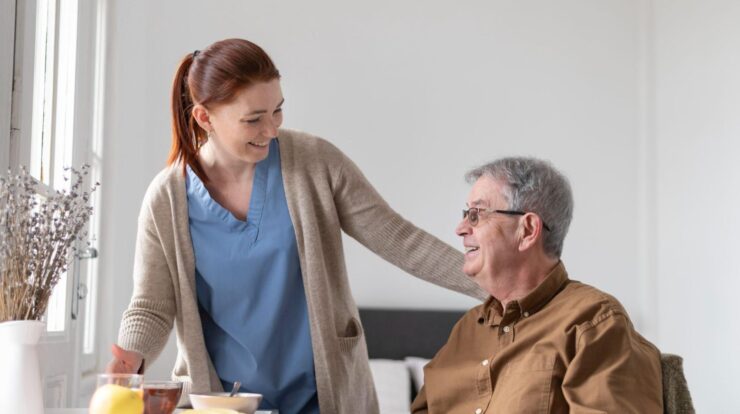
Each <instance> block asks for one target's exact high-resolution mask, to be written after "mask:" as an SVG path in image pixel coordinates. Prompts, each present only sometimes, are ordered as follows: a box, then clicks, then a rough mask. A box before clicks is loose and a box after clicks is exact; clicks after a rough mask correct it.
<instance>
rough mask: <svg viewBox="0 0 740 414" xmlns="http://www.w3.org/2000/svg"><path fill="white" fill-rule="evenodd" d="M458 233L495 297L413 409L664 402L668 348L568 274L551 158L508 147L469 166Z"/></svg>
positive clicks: (469, 266)
mask: <svg viewBox="0 0 740 414" xmlns="http://www.w3.org/2000/svg"><path fill="white" fill-rule="evenodd" d="M467 179H468V181H469V182H471V183H473V187H472V189H471V191H470V195H469V197H468V202H467V206H468V208H467V209H466V210H463V220H462V221H461V222H460V224H459V225H458V227H457V229H456V232H457V234H458V235H459V236H461V237H462V238H463V244H464V246H465V264H464V265H463V270H464V272H465V273H466V274H467V275H469V276H470V277H472V278H473V279H475V281H476V282H478V284H479V285H480V286H481V287H482V288H483V289H485V290H486V291H487V292H488V293H489V294H490V295H491V296H490V298H489V299H488V300H487V301H486V302H485V303H484V304H483V305H480V306H477V307H475V308H473V309H471V310H470V311H468V312H467V313H466V314H465V316H463V317H462V319H460V321H459V322H458V323H457V325H455V327H454V328H453V330H452V333H451V334H450V338H449V340H448V341H447V344H446V345H445V346H444V347H443V348H442V349H441V350H440V351H439V352H438V353H437V355H436V356H435V357H434V359H433V360H432V361H431V362H430V363H429V364H428V365H427V366H426V367H425V369H424V379H425V385H424V387H423V388H422V390H421V392H420V393H419V395H418V397H417V398H416V400H415V401H414V403H413V405H412V407H411V410H412V412H413V413H444V414H456V413H464V414H481V413H505V414H511V413H568V412H571V413H662V412H663V409H662V404H663V403H662V385H661V370H660V354H659V352H658V350H657V349H656V348H655V346H654V345H652V344H651V343H650V342H648V341H647V340H646V339H645V338H643V337H642V336H640V334H639V333H637V332H636V331H635V329H634V327H633V326H632V322H631V321H630V319H629V316H628V315H627V312H626V311H625V310H624V308H623V307H622V305H621V304H620V303H619V302H618V301H617V300H616V299H615V298H613V297H612V296H610V295H608V294H606V293H603V292H601V291H599V290H597V289H595V288H593V287H591V286H588V285H586V284H583V283H580V282H576V281H573V280H570V279H568V274H567V273H566V270H565V266H564V265H563V263H562V262H561V261H560V255H561V252H562V249H563V240H564V239H565V235H566V233H567V232H568V226H569V224H570V221H571V217H572V214H573V197H572V195H571V190H570V185H569V184H568V181H567V179H566V178H565V177H564V176H563V175H562V174H560V173H559V172H558V171H557V170H555V169H554V168H553V167H552V166H551V165H550V164H549V163H547V162H544V161H541V160H537V159H532V158H504V159H500V160H497V161H494V162H492V163H490V164H487V165H484V166H482V167H480V168H477V169H475V170H473V171H471V172H470V173H468V175H467Z"/></svg>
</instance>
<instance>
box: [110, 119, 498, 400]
mask: <svg viewBox="0 0 740 414" xmlns="http://www.w3.org/2000/svg"><path fill="white" fill-rule="evenodd" d="M278 142H279V145H280V156H281V169H282V174H283V181H284V184H285V194H286V198H287V202H288V208H289V210H290V217H291V219H292V221H293V226H294V227H295V237H296V240H297V243H298V253H299V258H300V264H301V269H302V276H303V286H304V289H305V292H306V299H307V303H308V315H309V320H310V327H311V343H312V345H313V354H314V364H315V370H316V386H317V389H318V398H319V407H320V410H321V412H322V413H323V414H332V413H372V414H374V413H377V412H378V403H377V399H376V396H375V388H374V386H373V380H372V376H371V374H370V368H369V365H368V356H367V346H366V344H365V338H364V337H363V329H362V325H361V323H360V321H359V315H358V311H357V306H356V305H355V302H354V299H353V298H352V294H351V292H350V286H349V283H348V279H347V271H346V267H345V263H344V253H343V250H342V238H341V230H344V231H345V232H346V233H347V234H348V235H350V236H351V237H353V238H355V239H356V240H358V241H359V242H360V243H362V244H363V245H365V246H366V247H367V248H369V249H370V250H372V251H373V252H375V253H377V254H378V255H380V256H381V257H383V258H384V259H385V260H387V261H389V262H391V263H393V264H395V265H396V266H398V267H400V268H401V269H403V270H405V271H407V272H409V273H411V274H413V275H415V276H417V277H420V278H422V279H424V280H427V281H430V282H432V283H435V284H438V285H440V286H443V287H446V288H449V289H453V290H456V291H459V292H462V293H465V294H468V295H471V296H475V297H478V298H481V299H482V298H484V297H485V296H486V295H485V294H484V293H483V291H482V290H480V289H479V288H478V286H477V285H476V284H475V283H474V282H473V281H472V280H470V279H469V278H467V277H466V276H465V275H464V274H463V273H462V272H461V267H462V260H463V256H462V253H460V252H458V251H456V250H454V249H453V248H452V247H450V246H449V245H447V244H445V243H443V242H442V241H440V240H439V239H437V238H436V237H434V236H432V235H430V234H428V233H426V232H424V231H422V230H420V229H418V228H417V227H415V226H414V225H413V224H411V223H409V222H408V221H406V220H404V219H403V218H402V217H401V216H399V215H398V214H397V213H396V212H395V211H393V210H392V209H391V208H390V207H389V206H388V204H387V203H386V202H385V201H384V200H383V199H382V198H381V197H380V195H379V194H378V193H377V192H376V191H375V189H374V188H373V187H372V186H371V185H370V183H368V181H367V180H366V179H365V177H364V176H363V175H362V173H361V172H360V170H359V169H358V168H357V166H356V165H355V164H354V163H353V162H352V161H351V160H350V159H349V158H347V157H346V156H345V155H344V154H343V153H342V152H340V151H339V150H338V149H337V148H336V147H334V146H333V145H332V144H330V143H328V142H327V141H324V140H322V139H320V138H316V137H313V136H310V135H308V134H305V133H300V132H296V131H290V130H281V131H280V134H279V137H278ZM187 206H188V203H187V196H186V192H185V180H184V175H183V170H182V167H181V166H174V167H170V168H167V169H165V170H164V171H162V172H161V173H159V174H158V175H157V177H156V178H155V179H154V180H153V181H152V183H151V184H150V186H149V189H148V190H147V192H146V195H145V197H144V201H143V203H142V207H141V212H140V215H139V223H138V226H139V228H138V235H137V240H136V255H135V262H134V292H133V297H132V299H131V303H130V304H129V307H128V309H127V310H126V311H125V312H124V314H123V320H122V322H121V328H120V332H119V337H118V341H119V345H120V346H121V347H123V348H124V349H128V350H134V351H138V352H140V353H142V354H143V355H144V357H145V360H146V361H152V360H153V359H154V358H156V357H157V355H159V353H160V352H161V350H162V348H163V347H164V345H165V343H166V341H167V338H168V336H169V334H170V331H171V330H172V325H173V322H174V325H175V328H176V332H177V347H178V355H177V361H176V363H175V367H174V370H173V377H174V378H176V379H178V380H181V381H184V382H185V391H184V392H183V395H185V396H187V395H188V393H189V392H206V391H221V390H222V386H221V382H220V381H219V378H218V375H217V374H216V371H215V369H214V367H213V364H212V362H211V360H210V358H209V356H208V351H207V350H206V346H205V342H204V338H203V331H202V328H201V320H200V316H199V313H198V304H197V297H196V290H195V263H194V255H193V246H192V242H191V240H190V231H189V224H188V208H187ZM340 229H341V230H340ZM248 294H259V293H258V292H257V293H247V292H245V295H248ZM182 402H183V403H187V398H186V399H185V400H183V401H182Z"/></svg>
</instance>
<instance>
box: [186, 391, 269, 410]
mask: <svg viewBox="0 0 740 414" xmlns="http://www.w3.org/2000/svg"><path fill="white" fill-rule="evenodd" d="M261 401H262V394H251V393H247V392H240V393H237V394H236V395H234V396H233V397H229V393H228V392H209V393H205V394H190V403H191V404H193V408H196V409H201V408H229V409H232V410H236V411H239V412H241V413H244V414H254V412H255V411H257V407H259V406H260V402H261Z"/></svg>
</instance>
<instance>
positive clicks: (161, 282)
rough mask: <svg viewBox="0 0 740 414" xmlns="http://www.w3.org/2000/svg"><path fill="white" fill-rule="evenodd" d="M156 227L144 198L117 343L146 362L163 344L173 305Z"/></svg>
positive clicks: (152, 357) (169, 278)
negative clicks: (128, 296) (131, 287)
mask: <svg viewBox="0 0 740 414" xmlns="http://www.w3.org/2000/svg"><path fill="white" fill-rule="evenodd" d="M159 230H160V229H158V228H157V226H156V222H155V220H154V218H153V215H152V211H151V209H150V207H149V205H148V202H147V201H146V200H145V202H144V203H143V205H142V209H141V212H140V214H139V222H138V231H137V236H136V252H135V255H134V292H133V295H132V297H131V301H130V303H129V306H128V309H126V311H125V312H124V313H123V318H122V320H121V327H120V329H119V333H118V344H119V346H121V347H122V348H124V349H127V350H130V351H136V352H139V353H141V354H143V355H144V360H145V361H146V363H147V365H149V364H151V362H152V361H153V360H154V359H155V358H156V357H157V356H158V355H159V353H160V352H161V351H162V349H163V348H164V346H165V345H166V343H167V339H168V338H169V335H170V332H171V331H172V326H173V322H174V318H175V309H176V307H175V293H174V288H173V285H172V277H171V272H170V269H169V266H168V262H167V258H166V256H165V252H164V248H163V246H162V242H161V240H160V233H159Z"/></svg>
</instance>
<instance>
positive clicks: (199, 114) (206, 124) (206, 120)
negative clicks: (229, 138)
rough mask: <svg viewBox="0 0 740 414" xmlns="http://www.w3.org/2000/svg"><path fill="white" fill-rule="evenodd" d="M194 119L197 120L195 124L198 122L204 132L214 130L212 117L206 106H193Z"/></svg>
mask: <svg viewBox="0 0 740 414" xmlns="http://www.w3.org/2000/svg"><path fill="white" fill-rule="evenodd" d="M193 118H194V119H195V122H197V123H198V125H200V127H201V128H203V130H205V131H212V130H213V126H212V125H211V117H210V115H209V114H208V109H206V107H205V106H203V105H201V104H196V105H195V106H193Z"/></svg>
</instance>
